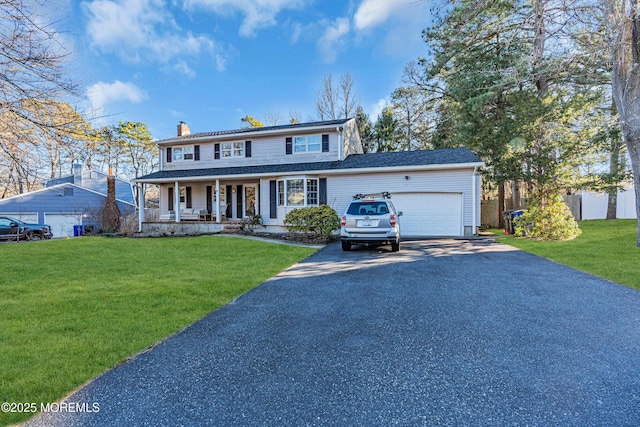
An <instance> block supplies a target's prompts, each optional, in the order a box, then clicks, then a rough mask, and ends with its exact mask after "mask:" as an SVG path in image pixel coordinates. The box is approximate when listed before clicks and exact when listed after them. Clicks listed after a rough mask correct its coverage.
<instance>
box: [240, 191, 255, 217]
mask: <svg viewBox="0 0 640 427" xmlns="http://www.w3.org/2000/svg"><path fill="white" fill-rule="evenodd" d="M243 192H244V196H243V201H244V203H243V212H244V215H243V216H245V217H247V216H253V215H255V214H257V213H258V212H257V205H258V186H257V185H255V184H248V185H244V186H243Z"/></svg>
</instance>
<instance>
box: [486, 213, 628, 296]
mask: <svg viewBox="0 0 640 427" xmlns="http://www.w3.org/2000/svg"><path fill="white" fill-rule="evenodd" d="M580 229H581V230H582V234H581V235H580V236H578V237H576V238H575V239H573V240H569V241H564V242H542V241H537V240H532V239H527V238H517V237H513V236H505V239H504V240H503V241H504V242H505V243H507V244H509V245H511V246H515V247H516V248H519V249H522V250H524V251H527V252H531V253H533V254H536V255H539V256H541V257H544V258H548V259H550V260H553V261H556V262H559V263H561V264H565V265H568V266H570V267H573V268H576V269H578V270H581V271H585V272H587V273H591V274H594V275H596V276H600V277H604V278H605V279H609V280H611V281H613V282H617V283H622V284H624V285H627V286H630V287H632V288H636V289H640V274H638V273H639V267H640V248H639V247H637V246H636V237H637V232H638V228H637V221H636V220H635V219H618V220H615V221H607V220H591V221H581V222H580ZM494 232H495V233H496V234H501V233H502V232H500V231H497V230H496V231H494Z"/></svg>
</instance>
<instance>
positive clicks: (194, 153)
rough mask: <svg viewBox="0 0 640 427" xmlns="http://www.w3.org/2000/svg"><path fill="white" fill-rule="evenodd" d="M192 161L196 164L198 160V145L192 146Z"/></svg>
mask: <svg viewBox="0 0 640 427" xmlns="http://www.w3.org/2000/svg"><path fill="white" fill-rule="evenodd" d="M193 160H195V161H196V162H197V161H198V160H200V146H199V145H194V146H193Z"/></svg>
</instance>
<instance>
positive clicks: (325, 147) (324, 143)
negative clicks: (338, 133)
mask: <svg viewBox="0 0 640 427" xmlns="http://www.w3.org/2000/svg"><path fill="white" fill-rule="evenodd" d="M322 152H323V153H328V152H329V135H322Z"/></svg>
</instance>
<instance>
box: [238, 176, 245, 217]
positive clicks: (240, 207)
mask: <svg viewBox="0 0 640 427" xmlns="http://www.w3.org/2000/svg"><path fill="white" fill-rule="evenodd" d="M236 215H237V217H238V218H244V212H242V184H241V185H237V186H236Z"/></svg>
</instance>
